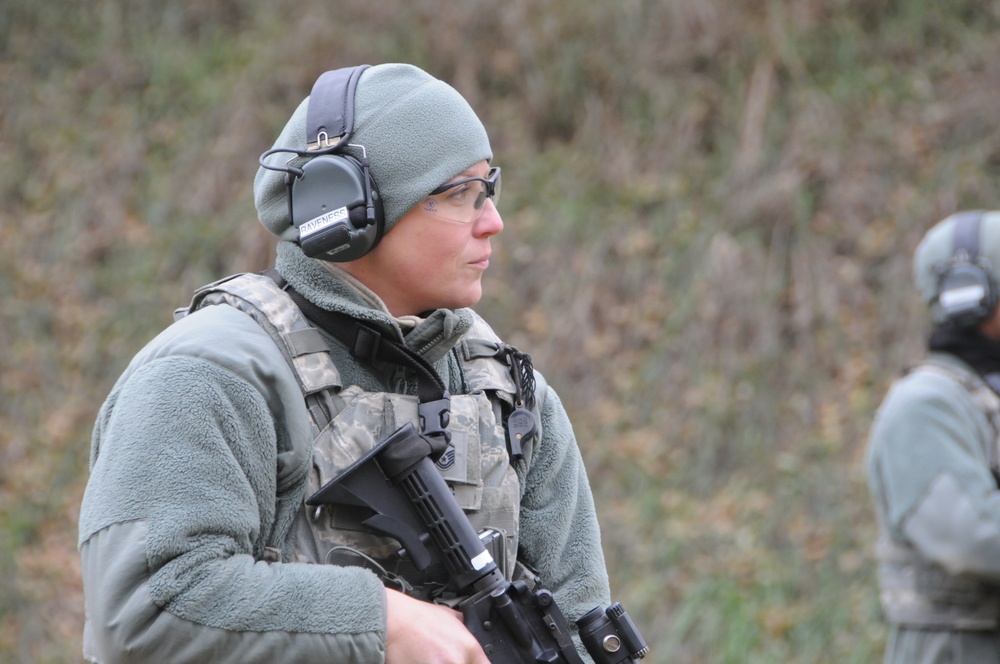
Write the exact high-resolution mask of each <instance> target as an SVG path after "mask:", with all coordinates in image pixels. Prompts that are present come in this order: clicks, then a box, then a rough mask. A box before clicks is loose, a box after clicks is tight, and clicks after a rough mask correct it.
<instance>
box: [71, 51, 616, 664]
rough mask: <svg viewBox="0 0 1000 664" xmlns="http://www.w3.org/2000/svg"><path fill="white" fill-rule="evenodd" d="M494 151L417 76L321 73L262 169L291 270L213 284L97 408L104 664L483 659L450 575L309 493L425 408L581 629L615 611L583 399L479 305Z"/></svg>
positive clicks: (480, 510)
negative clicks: (565, 390)
mask: <svg viewBox="0 0 1000 664" xmlns="http://www.w3.org/2000/svg"><path fill="white" fill-rule="evenodd" d="M492 159H493V152H492V149H491V147H490V142H489V139H488V137H487V133H486V130H485V129H484V127H483V125H482V123H481V122H480V120H479V118H478V117H477V116H476V114H475V112H474V111H473V110H472V108H470V106H469V105H468V103H467V102H466V101H465V99H463V98H462V96H461V95H460V94H459V93H458V92H457V91H456V90H454V89H453V88H452V87H451V86H449V85H448V84H446V83H444V82H442V81H440V80H438V79H435V78H433V77H432V76H430V75H429V74H427V73H426V72H424V71H422V70H421V69H418V68H416V67H413V66H409V65H403V64H384V65H378V66H374V67H370V68H368V67H364V66H362V67H358V68H348V69H343V70H335V71H333V72H328V73H327V74H324V76H322V77H320V79H318V81H317V83H316V86H315V87H314V88H313V91H312V93H311V95H310V96H309V97H307V98H306V99H305V100H303V102H302V103H301V104H300V105H299V107H298V108H297V109H296V110H295V111H294V113H293V115H292V116H291V118H290V119H289V121H288V123H287V125H286V126H285V127H284V129H283V130H282V131H281V133H280V135H279V136H278V138H277V140H276V142H275V143H274V147H273V148H272V149H271V150H269V151H267V152H265V153H264V154H263V155H261V161H260V163H261V167H260V169H259V171H258V172H257V175H256V178H255V180H254V197H255V203H256V208H257V212H258V216H259V220H260V222H261V223H262V224H263V225H264V226H265V227H266V228H267V230H269V231H270V232H272V233H273V234H275V235H277V236H278V237H279V238H280V241H279V242H278V246H277V257H276V262H275V269H274V270H273V271H268V272H266V273H264V274H260V275H238V276H236V277H235V278H230V279H227V280H222V281H220V282H217V283H215V284H210V285H209V286H206V287H205V288H203V289H201V290H199V291H198V292H197V293H196V295H195V297H194V299H193V300H192V303H191V306H190V307H187V308H185V309H182V310H178V312H177V314H176V318H177V320H176V321H175V323H174V324H173V325H172V326H170V327H169V328H167V329H166V330H165V331H164V332H162V333H161V334H160V335H159V336H157V337H156V338H155V339H153V340H152V341H151V342H150V343H149V344H148V345H147V346H146V348H144V349H143V350H142V351H141V352H139V353H138V354H137V355H136V357H135V358H134V359H133V360H132V362H131V364H130V365H129V366H128V368H127V369H126V370H125V372H124V374H123V375H122V376H121V378H120V379H119V380H118V382H117V383H116V385H115V386H114V388H113V390H112V392H111V393H110V395H109V396H108V398H107V400H106V402H105V403H104V405H103V407H102V409H101V411H100V413H99V415H98V418H97V422H96V424H95V427H94V433H93V442H92V451H91V458H90V477H89V482H88V485H87V488H86V492H85V496H84V499H83V504H82V509H81V514H80V523H79V526H80V532H79V549H80V552H81V556H82V565H83V575H84V588H85V599H86V613H87V623H86V628H85V634H84V653H85V655H86V657H87V658H88V660H89V661H93V662H102V663H105V664H107V663H110V662H121V661H128V662H157V663H162V662H213V663H214V664H224V663H225V662H234V663H236V662H238V663H240V664H248V663H251V662H315V663H319V662H381V661H386V662H394V663H414V662H417V663H419V662H441V663H450V662H476V663H478V664H486V662H487V661H488V660H487V658H486V656H485V654H484V651H483V649H482V647H481V646H480V645H479V643H478V642H477V641H476V639H475V638H473V636H472V634H471V633H470V632H469V631H468V629H466V627H465V626H464V625H463V621H462V617H461V615H460V614H458V613H457V612H456V611H453V610H452V609H450V608H448V607H447V606H442V605H440V604H436V603H433V602H432V601H429V600H434V599H438V598H439V595H440V593H441V592H442V591H443V589H442V582H441V581H440V579H438V578H435V577H434V576H433V574H432V573H431V571H420V572H418V571H417V570H415V569H411V568H408V567H406V565H405V563H406V561H405V560H401V559H400V557H399V556H398V555H395V554H396V552H397V551H398V549H399V545H398V544H397V543H395V542H392V541H387V538H385V537H383V536H382V535H379V534H378V533H375V532H373V531H372V530H371V529H367V528H366V527H365V526H364V525H363V524H361V523H360V517H359V516H358V515H357V514H355V513H352V510H351V509H350V508H342V507H337V506H329V505H324V506H322V507H312V506H307V505H305V504H304V501H305V500H306V499H307V498H308V497H309V496H310V495H312V494H313V493H314V492H316V491H317V489H319V488H320V487H322V486H324V484H325V483H326V482H328V481H329V480H330V479H331V478H333V477H335V476H337V475H338V474H339V473H340V472H341V471H343V470H344V469H345V468H347V467H348V466H350V464H351V463H352V462H354V461H355V460H357V459H358V458H359V457H360V456H361V455H363V454H364V453H365V452H366V451H368V450H370V449H372V448H373V447H374V446H375V445H377V444H378V443H379V442H380V441H381V440H383V439H384V438H385V437H387V436H388V435H389V434H391V433H392V432H393V431H395V430H397V429H398V428H399V427H400V425H403V424H405V423H407V422H409V423H413V424H423V425H424V426H425V427H427V428H425V429H424V430H425V431H427V430H428V429H429V433H430V434H435V433H436V434H439V435H440V434H442V433H443V432H444V431H445V430H446V431H447V432H448V434H449V440H450V442H449V446H448V450H447V453H445V454H443V455H442V456H441V457H440V458H439V459H438V460H437V467H438V469H439V470H440V472H441V474H442V476H443V477H444V478H445V480H446V481H447V482H448V483H449V485H450V487H451V489H452V491H453V492H454V495H455V497H456V499H457V500H458V502H459V503H460V505H461V507H462V508H463V510H464V511H465V512H466V513H467V514H468V516H469V518H470V520H472V522H473V524H474V525H475V527H476V528H477V529H482V530H483V531H484V532H486V531H490V532H493V533H496V534H498V535H499V537H498V538H496V539H494V540H491V546H492V547H493V548H492V549H491V554H492V556H493V557H494V559H495V560H496V561H497V565H498V567H499V568H500V569H502V572H503V574H504V575H505V576H506V577H507V578H508V579H511V578H516V577H518V576H519V575H522V574H524V569H525V565H527V566H530V567H531V568H534V569H535V570H537V573H538V575H539V577H540V578H541V579H543V581H544V583H545V584H546V585H547V586H548V587H549V588H550V589H551V590H552V591H553V592H554V595H555V599H556V602H557V603H558V605H559V606H560V607H561V608H562V611H563V613H564V614H565V616H566V618H567V619H568V620H569V621H570V623H572V622H573V621H575V620H576V619H577V618H579V617H580V616H581V615H582V614H583V613H585V612H586V611H588V610H589V609H592V608H593V607H595V606H597V605H602V604H607V603H608V601H609V589H608V576H607V572H606V569H605V563H604V557H603V553H602V549H601V541H600V533H599V529H598V523H597V518H596V512H595V508H594V503H593V498H592V495H591V491H590V487H589V484H588V480H587V475H586V472H585V469H584V466H583V463H582V460H581V455H580V451H579V449H578V447H577V442H576V439H575V436H574V433H573V429H572V427H571V424H570V421H569V419H568V418H567V415H566V412H565V411H564V409H563V406H562V405H561V403H560V400H559V398H558V396H557V395H556V393H555V392H554V391H553V390H552V389H551V388H550V387H548V386H547V384H546V382H545V380H544V378H543V377H542V376H541V374H539V373H538V372H536V371H534V369H533V368H532V366H531V361H530V358H529V357H528V356H527V355H525V354H524V353H521V352H519V351H518V350H517V349H515V348H513V347H511V346H508V345H507V344H505V343H503V341H501V340H500V339H499V338H498V337H497V335H496V334H495V333H494V332H493V330H492V329H491V328H490V326H489V325H487V323H486V322H485V321H484V320H483V319H482V318H480V317H479V316H478V315H477V314H476V313H475V312H474V311H473V310H472V309H471V308H470V307H472V306H474V305H475V304H476V303H477V302H478V301H479V299H480V296H481V294H482V284H481V278H482V275H483V273H484V272H485V270H486V269H487V268H488V266H489V260H490V252H491V240H492V238H493V237H494V236H496V235H497V234H498V233H500V232H501V230H502V229H503V221H502V220H501V217H500V215H499V213H498V211H497V208H496V207H495V204H496V202H497V197H498V196H499V194H500V189H501V186H500V169H499V168H497V167H495V166H493V165H492ZM178 193H179V194H180V193H182V192H178ZM234 244H238V243H234ZM343 329H348V330H349V331H350V334H351V335H353V336H351V338H350V339H347V338H346V337H345V336H344V335H343V334H342V331H343ZM386 349H389V350H391V351H393V352H392V353H388V351H387V350H386ZM383 351H386V352H383ZM386 353H388V354H386ZM393 353H395V354H393ZM414 358H415V359H414ZM428 367H429V368H430V370H431V371H430V373H428V371H426V369H427V368H428ZM435 376H436V378H435ZM436 380H439V381H440V385H437V386H436V387H435V385H434V384H433V383H434V382H435V381H436ZM428 388H431V389H430V391H431V392H434V390H435V389H436V390H437V392H436V394H437V396H438V397H439V398H442V397H443V399H442V400H444V401H449V400H450V418H449V417H448V413H447V412H446V413H445V415H444V416H443V417H440V418H438V420H436V421H434V418H428V419H429V420H431V421H427V422H425V421H424V420H425V416H426V415H427V413H428V412H430V413H432V414H437V415H440V414H441V411H437V412H436V413H435V412H434V410H433V408H434V406H435V403H437V402H435V401H434V400H433V399H430V400H429V399H427V398H425V397H426V390H427V389H428ZM442 388H443V389H442ZM425 408H427V409H429V410H425ZM355 511H356V510H355ZM323 563H329V564H323ZM574 639H575V640H576V644H575V645H576V647H577V650H580V652H581V655H582V656H583V657H584V658H585V661H589V659H590V658H589V657H588V656H587V655H586V654H585V652H584V651H583V650H582V649H581V648H580V646H579V640H578V637H577V636H576V635H574ZM572 647H573V646H572V645H570V648H572Z"/></svg>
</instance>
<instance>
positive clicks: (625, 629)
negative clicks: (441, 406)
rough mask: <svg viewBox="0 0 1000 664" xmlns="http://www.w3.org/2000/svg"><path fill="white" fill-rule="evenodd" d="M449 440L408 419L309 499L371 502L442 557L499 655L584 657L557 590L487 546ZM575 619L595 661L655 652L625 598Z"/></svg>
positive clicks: (578, 663)
mask: <svg viewBox="0 0 1000 664" xmlns="http://www.w3.org/2000/svg"><path fill="white" fill-rule="evenodd" d="M443 442H444V439H439V438H438V437H436V436H425V435H421V434H419V433H417V430H416V429H415V428H414V427H413V425H411V424H407V425H404V426H403V427H401V428H400V429H399V430H397V431H396V432H395V433H393V434H392V435H390V436H389V437H388V438H386V439H385V440H384V441H382V442H381V443H379V444H378V445H377V446H376V447H375V448H374V449H372V450H371V451H370V452H369V453H368V454H366V455H365V456H363V457H362V458H361V459H359V460H358V461H356V462H355V463H354V464H352V465H351V466H350V467H349V468H347V470H345V471H344V472H343V473H341V474H340V475H339V476H337V477H335V478H333V479H332V480H330V481H329V482H328V483H327V484H326V485H325V486H323V488H321V489H320V490H319V491H317V492H316V493H315V494H313V495H312V496H310V497H309V499H308V500H306V504H308V505H325V504H338V505H354V506H357V507H363V508H367V509H368V510H369V511H371V513H372V515H371V516H370V517H369V518H368V519H367V520H365V521H364V524H365V525H366V526H368V527H369V528H371V529H373V530H375V531H377V532H379V533H382V534H384V535H388V536H389V537H392V538H393V539H395V540H397V541H398V542H399V543H400V544H401V545H402V546H403V549H402V550H401V552H400V553H401V555H405V556H407V557H409V559H410V560H411V561H412V562H413V564H414V565H415V566H416V567H417V569H419V570H425V569H427V568H428V567H429V566H430V565H432V564H434V563H443V565H444V568H445V569H446V570H447V572H448V576H449V586H450V589H451V590H453V591H454V592H455V593H456V595H457V597H460V598H462V599H461V600H460V601H459V602H458V604H457V608H458V610H460V611H461V612H462V616H463V620H464V623H465V626H466V627H467V628H468V629H469V631H470V632H472V634H473V635H474V636H475V637H476V639H477V640H478V641H479V643H480V645H482V647H483V650H484V651H485V652H486V655H487V656H488V657H489V658H490V661H491V662H493V663H494V664H509V663H520V662H525V663H529V662H530V663H537V664H543V663H545V664H583V660H582V658H581V657H580V655H579V654H578V653H577V652H576V649H575V648H574V646H573V641H572V639H571V637H570V630H569V625H568V623H567V621H566V618H565V617H564V616H563V614H562V611H560V609H559V607H558V606H557V605H556V603H555V600H554V598H553V596H552V593H551V591H549V590H548V589H546V588H545V587H544V586H543V585H542V583H541V580H540V579H537V578H535V579H530V580H518V581H515V582H513V583H511V582H509V581H507V580H506V579H505V578H504V576H503V573H502V571H501V570H500V569H499V568H498V567H497V565H496V563H495V562H494V560H493V557H492V556H491V555H490V554H489V552H488V551H487V550H486V547H485V545H484V544H483V541H482V540H481V539H480V536H479V534H478V533H477V532H476V531H475V529H474V528H473V526H472V524H471V523H470V522H469V520H468V518H467V517H466V516H465V513H464V512H463V511H462V508H461V507H459V505H458V502H457V501H456V500H455V496H454V495H453V494H452V492H451V490H450V489H449V488H448V485H447V484H446V483H445V481H444V479H443V478H442V477H441V474H440V473H439V472H438V471H437V469H436V468H435V466H434V462H433V461H432V458H436V457H437V456H439V455H440V453H441V451H442V449H441V448H442V447H443ZM576 624H577V627H578V629H579V633H580V639H581V641H582V642H583V644H584V646H585V647H586V649H587V652H589V653H590V656H591V657H592V658H593V659H594V661H595V662H596V664H627V663H629V662H635V661H637V660H639V659H641V658H642V657H644V656H645V655H646V653H647V652H649V648H648V647H647V646H646V642H645V641H644V640H643V638H642V636H641V635H640V634H639V631H638V629H636V626H635V624H634V623H633V622H632V619H631V618H630V617H629V615H628V614H627V613H626V612H625V609H623V608H622V606H621V604H618V603H615V604H613V605H612V606H611V607H610V608H608V609H605V608H604V607H601V606H597V607H594V608H593V609H591V610H590V611H588V612H587V613H586V614H585V615H584V616H583V617H582V618H580V619H579V620H577V621H576Z"/></svg>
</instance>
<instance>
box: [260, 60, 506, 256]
mask: <svg viewBox="0 0 1000 664" xmlns="http://www.w3.org/2000/svg"><path fill="white" fill-rule="evenodd" d="M308 106H309V98H308V97H307V98H306V99H304V100H303V101H302V103H301V104H299V107H298V108H297V109H295V113H293V114H292V117H291V118H290V119H289V120H288V123H287V124H286V125H285V128H284V129H282V131H281V134H280V135H279V136H278V139H277V140H276V141H275V142H274V147H275V148H291V149H297V150H305V148H306V115H307V109H308ZM350 142H351V143H354V144H358V145H363V146H364V147H365V151H366V153H367V156H368V159H369V161H370V162H371V174H372V178H373V179H374V180H375V184H376V186H377V188H378V191H379V194H380V195H381V197H382V209H383V211H384V214H385V232H389V230H390V229H391V228H392V227H393V226H394V225H395V224H396V222H397V221H399V219H400V218H401V217H402V216H403V215H405V214H406V213H407V212H409V211H410V210H411V209H412V208H413V207H414V206H416V205H417V203H419V202H420V201H421V200H423V199H424V197H426V196H427V194H429V193H430V192H431V191H433V190H434V189H436V188H437V187H439V186H440V185H442V184H444V183H445V182H447V181H448V180H450V179H452V178H453V177H455V176H456V175H458V174H459V173H461V172H462V171H464V170H465V169H467V168H469V167H470V166H472V165H473V164H476V163H478V162H480V161H482V160H484V159H485V160H487V161H489V160H492V159H493V152H492V151H491V149H490V141H489V137H488V136H487V135H486V129H485V128H484V127H483V123H482V122H480V120H479V118H478V117H477V116H476V114H475V112H474V111H473V110H472V107H470V106H469V103H468V102H467V101H465V98H464V97H462V95H460V94H459V93H458V91H457V90H455V89H454V88H453V87H451V86H450V85H448V84H447V83H445V82H444V81H440V80H438V79H436V78H434V77H433V76H431V75H430V74H428V73H426V72H425V71H423V70H421V69H419V68H417V67H414V66H413V65H406V64H383V65H376V66H374V67H371V68H369V69H366V70H365V71H364V73H363V74H362V75H361V78H360V79H359V80H358V87H357V90H356V92H355V95H354V133H353V134H352V135H351V138H350ZM344 151H345V152H348V153H350V154H352V155H354V156H355V157H360V156H361V151H360V150H357V149H355V148H345V150H344ZM287 160H288V155H287V154H282V153H278V154H275V155H272V156H271V157H270V158H269V160H268V163H269V164H274V165H284V162H285V161H287ZM294 163H296V164H298V165H301V163H304V161H303V160H297V161H296V162H294ZM253 193H254V204H255V205H256V207H257V216H258V218H259V219H260V223H262V224H263V225H264V228H266V229H267V230H269V231H270V232H271V233H274V234H275V235H277V236H278V237H280V238H281V239H283V240H295V239H296V237H297V235H298V231H297V229H296V228H295V227H293V226H292V222H291V219H289V217H288V190H287V187H286V185H285V174H284V173H283V172H281V171H274V170H269V169H265V168H263V167H261V168H260V169H258V171H257V176H256V177H255V178H254V183H253Z"/></svg>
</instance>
